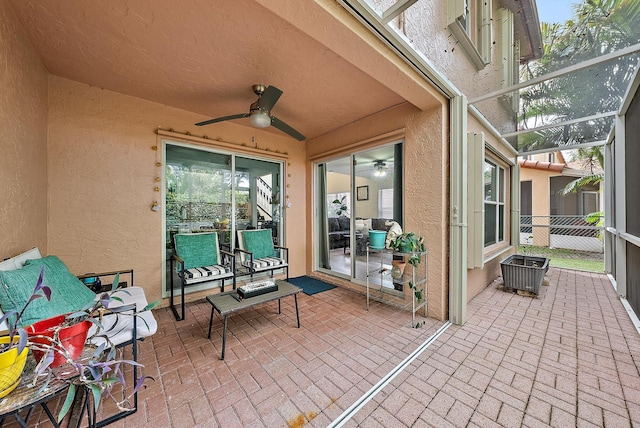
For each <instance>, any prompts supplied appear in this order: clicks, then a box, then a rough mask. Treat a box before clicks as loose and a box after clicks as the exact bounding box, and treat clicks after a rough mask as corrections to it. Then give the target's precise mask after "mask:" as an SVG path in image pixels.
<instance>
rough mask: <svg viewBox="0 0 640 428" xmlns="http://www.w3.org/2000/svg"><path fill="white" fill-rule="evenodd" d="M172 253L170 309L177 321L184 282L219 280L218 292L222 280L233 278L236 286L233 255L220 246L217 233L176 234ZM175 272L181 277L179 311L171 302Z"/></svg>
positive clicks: (201, 282)
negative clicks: (173, 252)
mask: <svg viewBox="0 0 640 428" xmlns="http://www.w3.org/2000/svg"><path fill="white" fill-rule="evenodd" d="M173 242H174V247H175V254H174V255H173V257H172V258H171V297H170V304H171V310H172V311H173V314H174V315H175V317H176V319H177V320H178V321H180V320H183V319H184V317H185V312H184V289H185V287H186V286H187V285H193V284H205V283H209V282H215V281H219V282H220V291H224V282H225V280H228V279H231V280H232V281H233V289H234V290H235V289H236V258H235V254H234V253H231V252H229V251H224V250H221V249H220V245H219V243H218V234H217V233H216V232H207V233H176V234H175V235H174V236H173ZM174 275H177V276H178V278H180V296H181V298H182V301H181V303H180V305H181V313H178V310H177V309H176V307H175V305H174V300H173V295H174V291H173V290H174Z"/></svg>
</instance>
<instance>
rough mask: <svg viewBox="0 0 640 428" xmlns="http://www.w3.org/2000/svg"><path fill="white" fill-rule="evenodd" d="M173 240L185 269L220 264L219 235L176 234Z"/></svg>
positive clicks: (212, 233) (211, 233) (213, 233)
mask: <svg viewBox="0 0 640 428" xmlns="http://www.w3.org/2000/svg"><path fill="white" fill-rule="evenodd" d="M173 239H174V241H175V246H176V253H177V254H178V256H180V258H181V259H182V260H184V268H185V269H191V268H197V267H202V266H213V265H217V264H218V260H220V248H219V247H218V234H217V233H215V232H207V233H176V234H175V235H174V236H173Z"/></svg>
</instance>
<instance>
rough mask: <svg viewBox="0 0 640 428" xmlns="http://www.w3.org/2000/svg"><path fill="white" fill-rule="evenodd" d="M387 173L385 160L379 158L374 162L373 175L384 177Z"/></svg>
mask: <svg viewBox="0 0 640 428" xmlns="http://www.w3.org/2000/svg"><path fill="white" fill-rule="evenodd" d="M386 175H387V164H386V163H384V161H381V160H377V161H374V162H373V176H374V177H376V178H382V177H385V176H386Z"/></svg>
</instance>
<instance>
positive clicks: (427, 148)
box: [307, 104, 449, 319]
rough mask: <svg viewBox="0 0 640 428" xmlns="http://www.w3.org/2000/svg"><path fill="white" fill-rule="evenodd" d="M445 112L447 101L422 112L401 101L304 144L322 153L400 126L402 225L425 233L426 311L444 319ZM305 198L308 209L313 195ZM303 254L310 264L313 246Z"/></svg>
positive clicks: (446, 237) (314, 154) (316, 154)
mask: <svg viewBox="0 0 640 428" xmlns="http://www.w3.org/2000/svg"><path fill="white" fill-rule="evenodd" d="M447 112H448V111H447V109H446V107H444V108H443V109H434V110H430V111H426V112H421V111H419V110H418V109H416V108H415V107H413V106H411V105H410V104H402V105H400V106H397V107H394V108H391V109H388V110H386V111H384V112H381V113H378V114H374V115H372V116H370V117H367V118H364V119H362V120H360V121H358V122H355V123H353V124H351V125H349V126H346V127H344V128H341V129H339V130H337V131H335V132H332V133H330V134H327V135H324V136H322V137H319V138H316V139H313V140H310V141H309V144H308V149H307V151H308V153H309V155H310V156H311V157H316V158H318V157H319V158H320V159H321V158H322V154H323V153H327V152H334V151H336V150H338V151H339V150H340V148H343V147H345V146H348V145H352V144H355V143H357V142H360V141H366V140H368V139H372V138H375V137H377V136H381V135H384V134H386V133H389V132H393V131H396V130H399V129H404V131H405V136H404V142H405V146H404V159H405V165H404V174H405V176H404V192H405V193H404V194H405V198H404V204H405V206H404V224H405V227H404V229H405V230H406V231H412V232H415V233H417V234H420V235H422V236H424V238H425V245H426V247H427V249H428V251H429V261H428V263H429V264H428V268H429V277H428V299H429V316H431V317H434V318H438V319H444V318H445V317H446V316H447V312H448V308H447V305H448V289H449V288H448V253H447V251H448V242H449V229H448V214H447V212H448V211H447V210H448V202H447V201H448V199H449V187H448V177H449V164H448V159H449V145H448V141H449V140H448V122H447V120H448V119H447V118H448V113H447ZM345 153H348V151H347V152H345ZM332 156H335V152H334V154H333V155H332ZM311 180H312V170H311V167H309V178H308V186H311ZM309 188H310V187H309ZM307 203H308V205H309V207H308V210H309V212H311V203H312V201H311V200H308V201H307ZM312 231H313V228H309V229H308V232H307V240H308V241H309V242H311V239H312ZM307 258H308V263H309V264H310V266H313V264H312V260H313V251H309V252H308V253H307ZM334 281H335V280H334ZM345 285H347V284H345Z"/></svg>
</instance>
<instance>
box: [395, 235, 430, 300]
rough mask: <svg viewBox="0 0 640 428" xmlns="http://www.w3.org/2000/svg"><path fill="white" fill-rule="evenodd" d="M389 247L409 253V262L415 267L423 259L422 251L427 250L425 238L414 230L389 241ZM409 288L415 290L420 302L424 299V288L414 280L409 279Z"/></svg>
mask: <svg viewBox="0 0 640 428" xmlns="http://www.w3.org/2000/svg"><path fill="white" fill-rule="evenodd" d="M389 248H390V249H393V250H394V251H398V252H400V253H407V254H408V255H409V260H407V263H409V264H410V265H412V266H413V267H418V265H419V264H420V262H421V260H422V255H421V253H422V252H424V251H425V247H424V238H423V237H422V236H419V235H416V234H415V233H413V232H405V233H402V234H400V235H398V236H396V238H395V239H394V240H392V241H391V242H390V243H389ZM409 288H411V290H413V293H414V295H415V297H416V300H417V301H418V302H419V301H421V300H422V292H423V291H424V290H423V289H422V288H417V287H416V286H415V285H414V284H413V281H409Z"/></svg>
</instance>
